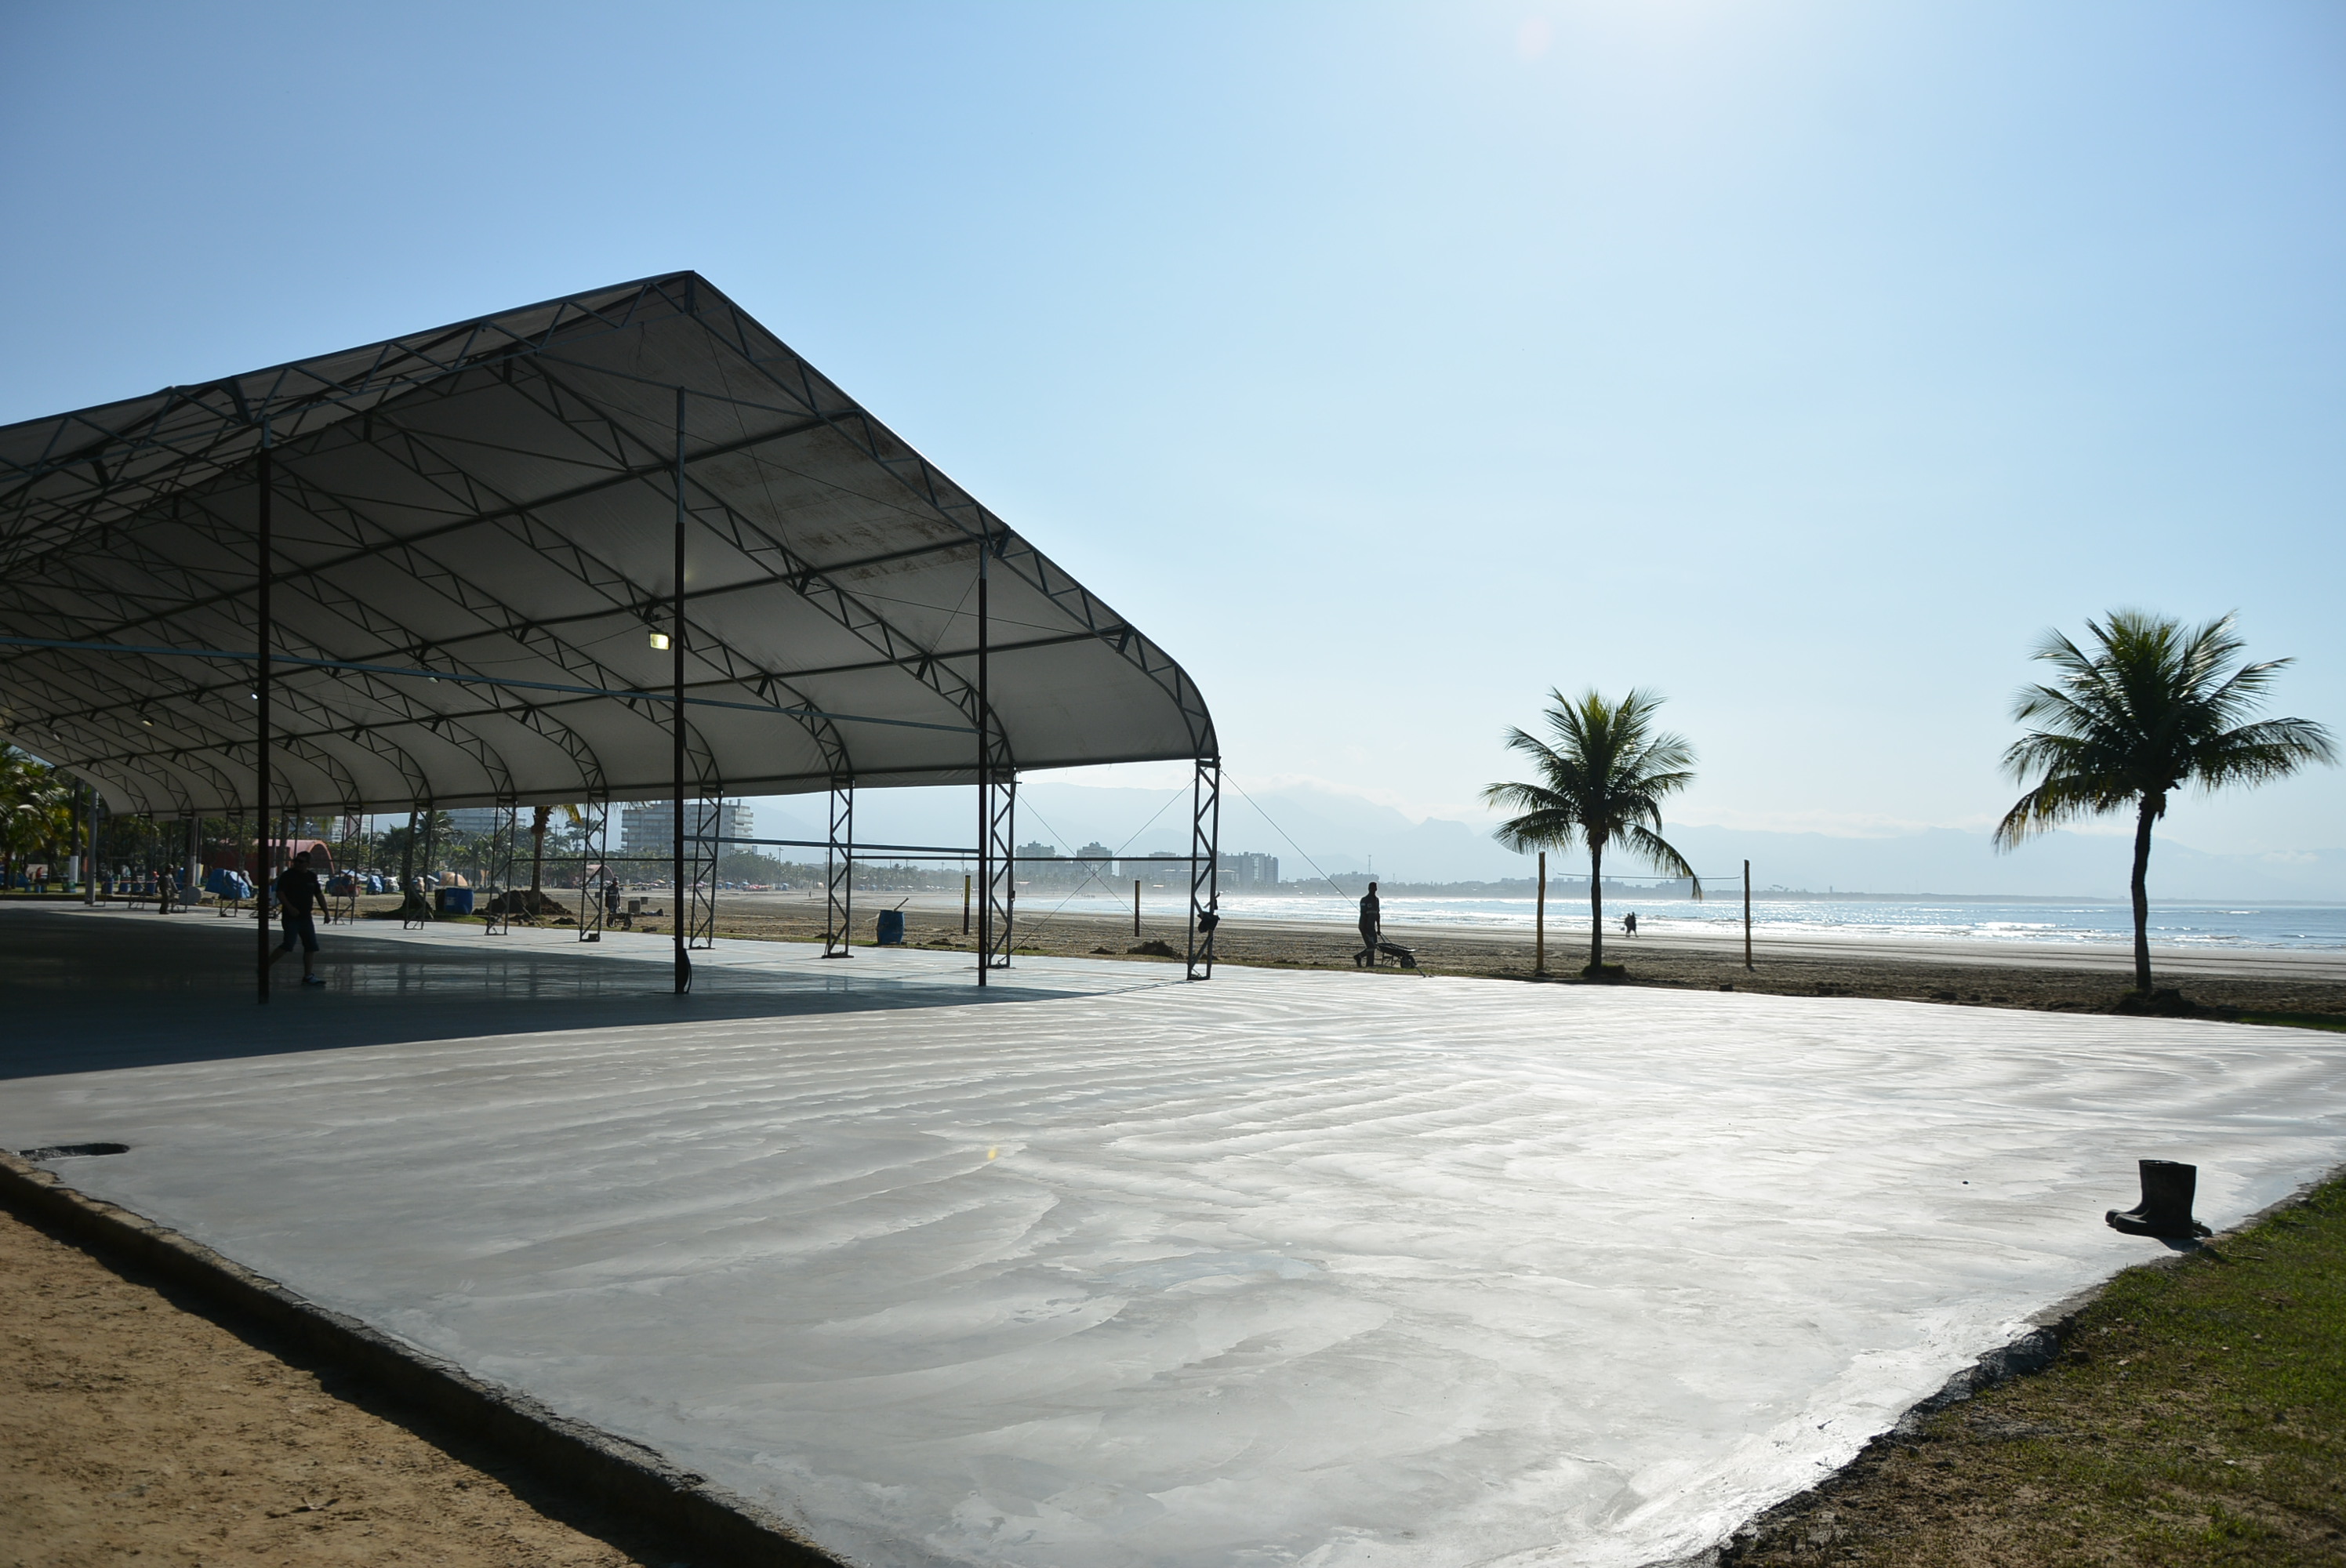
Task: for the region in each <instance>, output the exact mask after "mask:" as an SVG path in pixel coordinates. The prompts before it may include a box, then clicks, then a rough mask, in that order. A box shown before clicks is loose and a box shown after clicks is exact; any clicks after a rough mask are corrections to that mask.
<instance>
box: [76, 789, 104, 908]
mask: <svg viewBox="0 0 2346 1568" xmlns="http://www.w3.org/2000/svg"><path fill="white" fill-rule="evenodd" d="M83 788H84V789H87V790H88V791H89V804H88V805H87V807H85V808H83V809H82V814H81V901H82V902H84V903H86V904H88V905H91V906H92V907H95V906H96V905H97V812H98V807H99V806H100V805H101V804H102V803H103V801H102V798H101V797H100V796H99V794H98V792H97V785H95V784H86V785H84V786H83Z"/></svg>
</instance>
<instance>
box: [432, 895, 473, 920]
mask: <svg viewBox="0 0 2346 1568" xmlns="http://www.w3.org/2000/svg"><path fill="white" fill-rule="evenodd" d="M433 900H434V901H433V906H432V907H433V909H435V910H438V911H440V912H441V913H442V914H444V915H468V914H471V913H472V912H473V890H472V889H470V888H439V889H436V890H434V891H433Z"/></svg>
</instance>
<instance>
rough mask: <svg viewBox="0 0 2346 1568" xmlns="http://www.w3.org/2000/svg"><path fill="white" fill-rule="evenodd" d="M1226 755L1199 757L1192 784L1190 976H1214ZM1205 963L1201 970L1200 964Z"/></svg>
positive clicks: (1210, 977) (1211, 977)
mask: <svg viewBox="0 0 2346 1568" xmlns="http://www.w3.org/2000/svg"><path fill="white" fill-rule="evenodd" d="M1221 863H1222V759H1220V758H1219V757H1200V758H1199V759H1198V776H1197V779H1195V781H1193V782H1192V783H1191V785H1190V787H1189V958H1188V978H1189V979H1191V980H1211V979H1213V978H1214V928H1215V927H1216V926H1217V925H1219V924H1220V923H1221V918H1222V917H1221V911H1219V909H1217V908H1216V907H1215V905H1216V904H1217V903H1218V902H1219V900H1220V882H1219V877H1220V873H1221ZM1200 964H1203V965H1204V969H1203V972H1200V970H1199V965H1200Z"/></svg>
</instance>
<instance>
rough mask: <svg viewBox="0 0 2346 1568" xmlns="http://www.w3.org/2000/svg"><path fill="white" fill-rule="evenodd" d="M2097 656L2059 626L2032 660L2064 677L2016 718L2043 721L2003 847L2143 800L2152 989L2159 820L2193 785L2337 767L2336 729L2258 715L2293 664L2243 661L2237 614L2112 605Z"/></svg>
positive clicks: (2143, 912) (2141, 905)
mask: <svg viewBox="0 0 2346 1568" xmlns="http://www.w3.org/2000/svg"><path fill="white" fill-rule="evenodd" d="M2086 634H2087V636H2089V637H2090V638H2091V640H2092V642H2093V644H2094V647H2093V651H2091V652H2090V653H2089V652H2087V651H2086V649H2083V648H2080V647H2078V646H2077V645H2076V643H2073V642H2071V641H2070V640H2069V639H2068V638H2067V637H2066V636H2062V635H2061V634H2060V633H2059V632H2057V631H2050V632H2046V633H2045V637H2044V640H2043V641H2042V642H2040V643H2038V644H2037V646H2036V652H2035V655H2034V656H2033V657H2036V658H2040V659H2043V660H2044V661H2045V663H2047V664H2049V665H2051V666H2053V667H2054V668H2055V671H2057V672H2058V673H2057V674H2056V675H2055V677H2054V680H2053V684H2051V685H2049V686H2030V687H2022V688H2021V690H2020V693H2019V695H2018V696H2017V697H2015V698H2014V699H2013V704H2012V717H2013V718H2014V719H2015V720H2016V721H2017V722H2019V723H2022V724H2032V723H2033V724H2035V725H2037V726H2039V728H2035V729H2032V730H2030V731H2029V732H2028V733H2027V734H2026V735H2024V736H2022V737H2021V738H2019V739H2018V740H2015V741H2014V742H2013V743H2012V745H2011V747H2010V748H2007V749H2006V750H2005V752H2004V770H2005V771H2006V772H2008V773H2010V774H2011V775H2012V776H2013V778H2014V779H2017V780H2018V781H2019V782H2021V783H2024V784H2025V783H2027V782H2028V780H2029V779H2030V778H2031V776H2035V777H2036V780H2037V781H2036V784H2035V787H2034V788H2032V789H2030V790H2029V791H2028V793H2026V794H2025V795H2023V796H2022V797H2021V798H2020V799H2019V800H2018V801H2017V802H2016V803H2015V805H2014V806H2013V808H2012V809H2011V810H2009V811H2006V812H2005V813H2004V820H2003V821H2002V822H2001V823H1999V824H1998V825H1997V827H1996V830H1995V845H1996V848H1998V849H2000V850H2012V849H2015V848H2017V847H2018V846H2019V844H2020V842H2021V840H2024V839H2025V838H2027V837H2028V836H2029V835H2030V834H2032V833H2041V832H2044V831H2045V830H2048V829H2051V828H2055V827H2057V826H2059V825H2060V824H2061V823H2063V822H2072V821H2076V820H2078V819H2080V818H2085V817H2099V816H2104V815H2106V814H2108V813H2109V812H2112V811H2118V810H2123V809H2125V808H2126V807H2127V805H2128V804H2132V805H2133V806H2134V808H2135V821H2134V881H2133V890H2134V983H2135V989H2136V990H2137V991H2140V992H2143V993H2148V992H2149V990H2150V894H2149V892H2148V891H2147V887H2146V883H2145V877H2146V874H2147V871H2148V870H2149V867H2150V829H2151V824H2152V823H2154V822H2156V821H2157V820H2159V819H2160V818H2161V817H2164V816H2166V815H2167V803H2168V799H2169V797H2171V796H2172V795H2173V794H2174V793H2175V792H2176V791H2177V790H2178V789H2182V788H2183V787H2184V786H2185V785H2186V784H2192V785H2197V786H2198V788H2199V789H2201V790H2202V791H2203V792H2208V791H2213V790H2217V789H2222V788H2224V787H2225V786H2226V785H2228V784H2263V783H2268V782H2270V780H2272V779H2285V778H2287V777H2288V776H2289V775H2290V774H2292V773H2294V772H2296V771H2297V770H2298V769H2300V768H2303V767H2305V766H2306V765H2307V764H2309V763H2313V762H2335V761H2337V759H2338V749H2337V746H2336V744H2335V742H2333V741H2332V740H2331V736H2330V732H2329V731H2328V730H2326V729H2324V728H2322V727H2321V725H2319V724H2315V723H2313V722H2312V721H2311V720H2310V719H2303V718H2267V719H2261V720H2258V721H2256V722H2254V723H2249V722H2244V721H2245V720H2247V719H2248V717H2249V713H2250V712H2252V711H2253V710H2254V709H2255V708H2256V707H2257V706H2258V704H2259V702H2260V701H2261V699H2262V698H2263V696H2264V692H2265V688H2266V687H2268V686H2270V685H2271V684H2272V677H2273V676H2274V674H2275V673H2276V672H2277V671H2280V670H2281V669H2284V668H2286V667H2288V666H2289V665H2290V663H2291V662H2292V661H2290V660H2289V659H2285V658H2276V659H2267V660H2265V661H2264V662H2263V663H2261V664H2242V663H2241V662H2240V657H2241V649H2242V648H2243V647H2245V646H2246V645H2245V644H2243V643H2242V642H2241V640H2240V638H2239V636H2237V635H2235V634H2234V632H2233V630H2232V617H2231V616H2219V618H2217V619H2215V620H2212V621H2208V622H2207V623H2205V624H2204V625H2201V626H2184V624H2183V623H2182V622H2180V621H2178V620H2177V619H2175V618H2174V617H2173V616H2154V615H2149V614H2147V613H2146V612H2144V611H2141V610H2117V611H2113V612H2112V613H2111V614H2110V616H2108V617H2107V619H2106V620H2104V621H2098V622H2097V621H2090V620H2089V621H2087V622H2086Z"/></svg>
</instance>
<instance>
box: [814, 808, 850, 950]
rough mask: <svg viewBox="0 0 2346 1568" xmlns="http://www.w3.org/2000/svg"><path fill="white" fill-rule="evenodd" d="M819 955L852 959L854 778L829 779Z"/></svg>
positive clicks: (823, 855) (823, 851) (823, 853)
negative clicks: (820, 951) (844, 779)
mask: <svg viewBox="0 0 2346 1568" xmlns="http://www.w3.org/2000/svg"><path fill="white" fill-rule="evenodd" d="M822 882H823V914H822V955H823V957H825V958H853V957H854V956H855V954H854V953H853V952H851V951H850V932H852V930H853V929H854V921H855V781H854V780H853V779H848V780H847V781H845V782H844V783H842V782H841V781H840V780H839V779H832V780H831V837H830V839H829V840H827V841H826V842H825V843H824V845H823V850H822Z"/></svg>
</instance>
